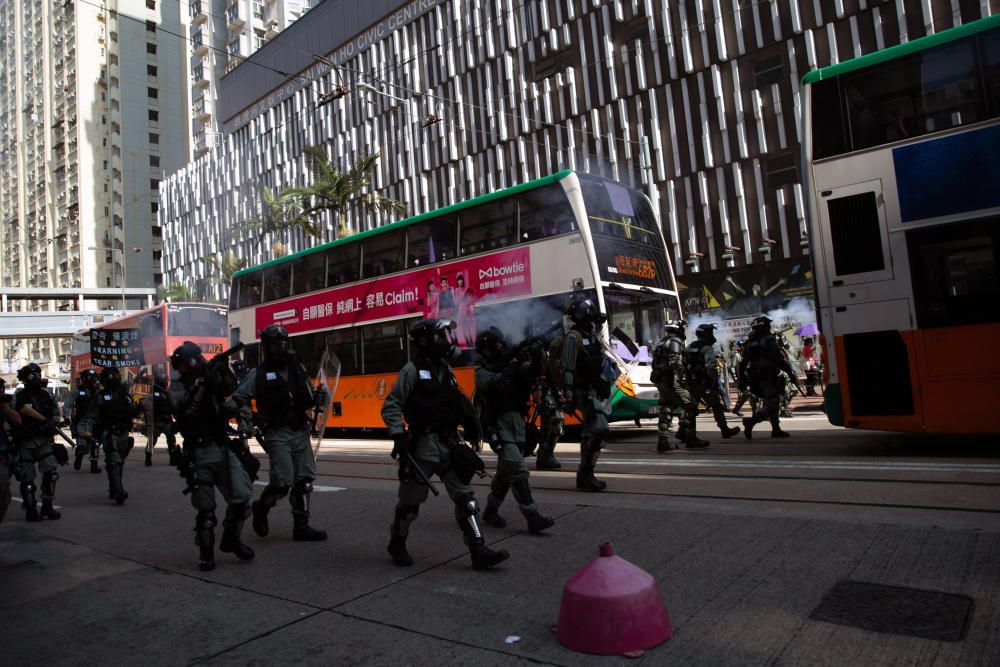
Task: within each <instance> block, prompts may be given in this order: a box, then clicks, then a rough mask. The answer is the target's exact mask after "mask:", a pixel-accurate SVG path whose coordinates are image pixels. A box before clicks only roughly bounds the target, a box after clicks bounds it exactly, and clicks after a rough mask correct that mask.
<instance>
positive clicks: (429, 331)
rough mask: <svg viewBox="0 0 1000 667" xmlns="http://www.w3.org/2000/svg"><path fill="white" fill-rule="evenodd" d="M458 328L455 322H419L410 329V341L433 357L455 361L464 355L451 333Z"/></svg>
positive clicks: (440, 320)
mask: <svg viewBox="0 0 1000 667" xmlns="http://www.w3.org/2000/svg"><path fill="white" fill-rule="evenodd" d="M456 326H457V325H456V324H455V322H454V321H453V320H446V319H438V320H429V319H428V320H419V321H418V322H417V323H416V324H414V325H413V326H412V327H411V328H410V340H411V341H412V342H413V343H414V344H415V345H416V346H417V347H418V348H420V349H421V350H422V351H423V352H424V353H426V354H428V355H429V356H431V357H435V358H444V359H448V360H454V359H457V358H458V356H459V355H460V354H461V353H462V351H461V350H459V349H458V346H457V345H455V340H454V338H453V337H452V333H451V332H452V331H454V330H455V328H456Z"/></svg>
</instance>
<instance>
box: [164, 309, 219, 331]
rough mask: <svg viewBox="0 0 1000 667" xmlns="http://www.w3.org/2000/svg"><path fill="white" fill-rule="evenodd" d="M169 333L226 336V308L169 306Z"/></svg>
mask: <svg viewBox="0 0 1000 667" xmlns="http://www.w3.org/2000/svg"><path fill="white" fill-rule="evenodd" d="M167 312H168V315H167V335H169V336H191V337H207V338H225V337H226V309H225V308H213V307H211V306H186V305H180V306H169V307H168V310H167Z"/></svg>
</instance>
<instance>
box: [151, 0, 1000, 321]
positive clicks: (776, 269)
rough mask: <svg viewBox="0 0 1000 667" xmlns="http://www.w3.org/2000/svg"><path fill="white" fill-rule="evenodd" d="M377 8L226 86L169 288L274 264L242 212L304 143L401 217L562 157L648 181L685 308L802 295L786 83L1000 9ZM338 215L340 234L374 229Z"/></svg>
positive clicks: (425, 2)
mask: <svg viewBox="0 0 1000 667" xmlns="http://www.w3.org/2000/svg"><path fill="white" fill-rule="evenodd" d="M387 4H388V6H387V7H386V8H384V9H378V10H377V9H375V8H374V7H372V6H370V5H368V4H366V3H363V2H361V1H360V0H344V1H342V2H334V1H333V0H327V1H326V2H324V3H322V4H320V5H318V6H316V7H315V8H313V10H312V11H311V12H310V13H309V15H308V16H307V17H306V18H305V19H304V20H302V21H299V22H298V23H296V24H295V25H293V26H292V27H291V28H289V29H288V30H287V31H286V32H285V33H284V34H283V35H282V40H280V43H272V44H268V45H265V47H264V48H262V49H261V50H260V51H259V52H258V53H257V54H256V55H255V56H254V58H253V59H252V61H250V62H246V63H244V64H241V65H239V66H238V67H236V68H235V69H234V70H233V71H232V72H230V73H229V74H227V75H226V76H225V77H224V78H223V80H222V82H221V88H220V96H219V104H218V118H219V120H220V122H221V126H222V130H223V132H224V133H225V135H224V141H223V142H222V143H221V144H219V145H217V146H215V147H213V149H212V150H211V151H210V152H208V153H207V154H206V155H204V156H203V157H201V158H200V159H198V160H196V161H195V162H194V163H192V164H191V165H189V166H188V167H186V168H185V169H184V170H182V171H180V172H178V173H177V174H174V175H172V176H170V177H169V178H167V179H166V180H165V181H164V183H163V185H162V186H161V202H162V208H161V222H162V224H163V226H164V236H165V249H166V254H165V265H164V269H165V271H166V273H167V275H168V276H169V278H168V279H169V280H170V281H172V282H184V283H188V284H190V285H200V286H202V287H203V288H204V289H206V290H208V291H209V292H213V291H214V293H215V296H219V293H218V291H219V290H220V288H219V287H218V286H216V287H208V279H209V278H210V277H211V276H210V272H211V268H210V266H209V265H208V264H207V263H206V262H204V260H203V258H205V257H210V256H213V255H216V254H218V253H221V252H223V251H226V250H233V251H234V252H236V253H237V254H238V255H239V256H241V257H244V258H246V259H248V260H249V261H250V262H251V263H256V262H258V261H261V260H264V259H269V258H270V257H271V252H272V250H271V248H270V246H269V242H270V241H273V240H276V239H271V238H267V239H261V238H259V237H257V236H255V235H254V234H253V233H252V231H250V230H248V229H247V228H246V225H245V223H246V222H247V221H248V220H250V219H252V218H253V217H254V216H255V215H256V214H257V212H258V211H259V210H260V191H261V189H262V188H263V187H264V186H267V187H269V188H271V189H272V190H280V189H281V188H283V187H286V186H289V185H292V184H299V183H302V182H304V181H307V180H308V179H309V174H308V170H307V167H306V163H305V161H304V159H303V156H302V149H303V147H305V146H310V145H322V146H324V147H326V149H327V152H328V154H329V155H330V156H331V159H332V160H333V161H334V163H335V164H339V165H341V166H343V167H346V166H348V165H349V164H351V163H352V162H353V161H354V160H355V159H356V158H357V157H358V156H360V155H363V154H369V153H374V152H379V153H380V154H381V155H382V159H381V160H380V162H379V168H378V173H377V174H376V178H375V183H374V187H375V188H377V189H378V190H379V191H380V192H381V193H383V194H386V195H389V196H392V197H395V198H397V199H400V200H402V201H404V202H407V203H408V204H409V206H410V211H411V213H421V212H424V211H427V210H431V209H434V208H437V207H441V206H445V205H448V204H450V203H452V202H455V201H458V200H461V199H465V198H470V197H474V196H477V195H481V194H483V193H485V192H489V191H491V190H495V189H498V188H502V187H506V186H510V185H513V184H516V183H519V182H524V181H528V180H531V179H534V178H537V177H539V176H543V175H545V174H549V173H552V172H554V171H556V170H558V169H560V168H572V169H579V170H583V171H589V172H592V173H597V174H601V175H604V176H611V177H614V178H617V179H619V180H620V181H622V182H624V183H627V184H629V185H632V186H634V187H637V188H641V189H643V190H645V191H647V192H648V193H649V195H650V198H651V199H652V201H653V203H654V206H655V207H656V209H657V210H658V211H659V213H660V219H661V222H662V225H663V228H664V232H665V234H666V238H667V242H668V245H669V248H670V252H671V254H672V257H673V260H674V263H675V268H676V270H677V273H678V277H679V281H680V283H681V284H682V291H683V296H684V305H685V307H686V310H687V311H688V312H701V311H706V310H709V311H714V312H716V313H717V314H719V315H721V316H722V317H741V316H746V315H748V314H752V313H753V312H757V311H760V310H771V309H773V308H775V307H779V306H783V305H787V304H788V302H789V301H790V300H791V299H793V298H794V297H796V296H803V297H806V298H810V297H811V286H812V274H811V272H810V269H809V262H808V237H807V233H808V230H807V225H806V219H805V208H804V204H803V197H802V188H801V185H800V179H799V167H800V165H799V141H800V126H801V115H802V109H801V96H800V80H801V78H802V76H803V75H804V74H805V73H806V72H807V71H809V70H811V69H815V68H818V67H824V66H827V65H830V64H832V63H836V62H840V61H843V60H847V59H851V58H854V57H857V56H861V55H863V54H865V53H870V52H872V51H875V50H877V49H881V48H884V47H887V46H891V45H893V44H897V43H900V42H903V41H907V40H910V39H914V38H917V37H921V36H923V35H926V34H929V33H932V32H937V31H941V30H944V29H947V28H950V27H953V26H955V25H958V24H961V23H964V22H968V21H971V20H974V19H978V18H981V17H984V16H989V15H991V14H992V13H995V12H997V11H1000V3H997V2H996V0H781V1H777V0H758V1H756V2H745V1H743V0H671V1H669V2H668V1H666V0H663V1H661V2H652V1H649V2H639V1H633V2H624V1H622V0H526V1H525V2H522V3H518V2H515V1H514V0H503V1H501V2H480V1H478V0H473V1H472V2H460V1H459V0H416V1H414V2H408V3H404V2H390V3H387ZM376 12H377V13H376ZM645 155H648V156H649V157H648V164H646V160H645V159H644V156H645ZM348 217H349V219H350V220H349V221H350V223H351V224H352V226H353V227H354V228H355V229H366V228H369V227H370V226H372V225H375V224H380V223H384V222H387V221H385V220H375V219H372V218H371V217H368V216H366V215H362V214H360V213H359V212H357V211H351V212H349V213H348ZM325 223H326V224H327V228H328V230H330V231H329V232H328V233H330V234H332V230H333V228H334V227H333V225H332V224H331V223H332V221H329V220H327V221H325ZM327 238H330V236H328V237H327ZM277 240H280V241H284V242H286V244H287V245H288V246H290V249H291V250H293V251H294V250H298V249H301V248H302V247H304V246H305V245H307V244H308V243H309V242H310V241H309V240H307V239H305V238H303V237H302V236H301V235H294V234H293V235H290V236H289V237H287V238H281V239H277Z"/></svg>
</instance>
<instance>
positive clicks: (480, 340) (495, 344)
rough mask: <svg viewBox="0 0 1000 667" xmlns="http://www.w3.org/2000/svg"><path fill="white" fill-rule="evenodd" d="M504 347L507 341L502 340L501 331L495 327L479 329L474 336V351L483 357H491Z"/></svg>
mask: <svg viewBox="0 0 1000 667" xmlns="http://www.w3.org/2000/svg"><path fill="white" fill-rule="evenodd" d="M506 347H507V341H506V340H504V337H503V332H502V331H500V329H498V328H496V327H490V328H489V329H486V330H484V331H480V332H479V335H478V336H476V352H478V353H479V354H481V355H483V356H484V357H492V356H493V355H495V354H497V353H500V352H503V350H504V348H506Z"/></svg>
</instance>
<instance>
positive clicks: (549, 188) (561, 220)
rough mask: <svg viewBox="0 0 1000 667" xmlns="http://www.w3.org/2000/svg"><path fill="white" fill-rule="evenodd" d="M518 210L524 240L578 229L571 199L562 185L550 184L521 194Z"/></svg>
mask: <svg viewBox="0 0 1000 667" xmlns="http://www.w3.org/2000/svg"><path fill="white" fill-rule="evenodd" d="M517 213H518V224H519V227H520V240H521V241H522V242H524V241H534V240H535V239H541V238H545V237H547V236H555V235H557V234H565V233H566V232H572V231H575V230H576V221H575V219H574V217H573V211H572V209H570V207H569V200H567V199H566V193H565V192H563V189H562V187H560V186H558V185H546V186H545V187H542V188H537V189H535V190H529V191H528V192H525V193H524V194H521V195H519V196H518V198H517Z"/></svg>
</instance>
